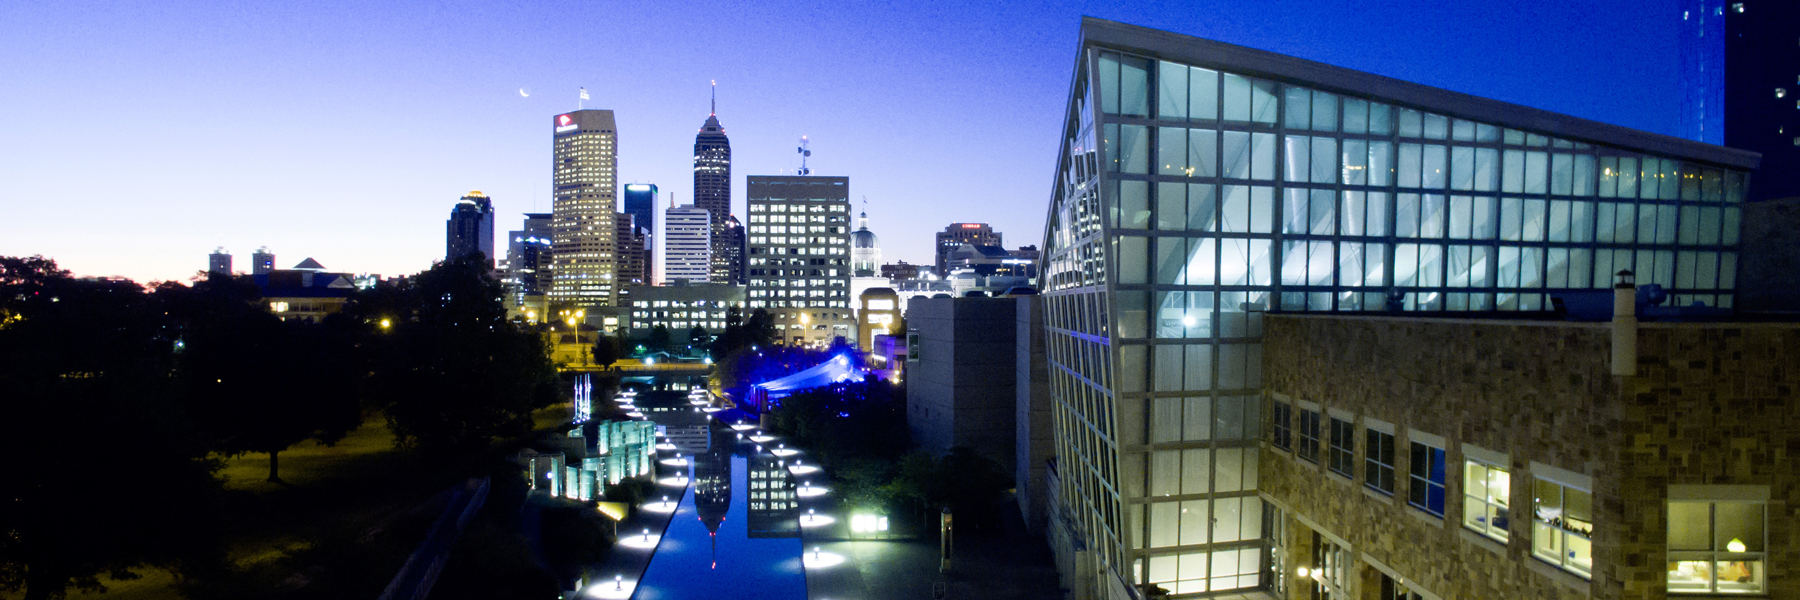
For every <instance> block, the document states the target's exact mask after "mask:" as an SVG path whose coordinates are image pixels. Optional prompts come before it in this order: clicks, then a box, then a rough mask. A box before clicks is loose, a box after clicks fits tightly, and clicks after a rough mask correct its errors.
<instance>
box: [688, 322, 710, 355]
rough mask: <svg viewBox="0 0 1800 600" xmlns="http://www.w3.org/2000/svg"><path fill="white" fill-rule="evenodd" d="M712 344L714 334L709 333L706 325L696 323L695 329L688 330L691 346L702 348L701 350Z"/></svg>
mask: <svg viewBox="0 0 1800 600" xmlns="http://www.w3.org/2000/svg"><path fill="white" fill-rule="evenodd" d="M711 344H712V334H710V333H707V332H706V328H705V327H701V326H699V325H695V326H694V328H693V329H689V330H688V347H689V348H700V349H701V350H705V349H706V347H707V346H709V345H711Z"/></svg>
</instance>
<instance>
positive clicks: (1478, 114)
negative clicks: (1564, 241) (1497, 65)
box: [1078, 17, 1761, 170]
mask: <svg viewBox="0 0 1800 600" xmlns="http://www.w3.org/2000/svg"><path fill="white" fill-rule="evenodd" d="M1081 37H1082V40H1083V41H1084V42H1086V43H1088V44H1092V45H1097V46H1102V47H1106V48H1112V49H1117V50H1120V51H1123V52H1131V53H1134V54H1142V55H1148V56H1155V57H1158V58H1163V59H1167V60H1171V61H1178V62H1184V63H1188V64H1193V65H1200V66H1203V67H1207V68H1217V69H1224V70H1228V71H1231V72H1233V73H1239V74H1243V75H1250V76H1255V77H1262V78H1267V79H1271V80H1275V81H1281V82H1284V83H1291V84H1295V85H1303V86H1306V87H1309V88H1314V89H1319V90H1324V91H1332V92H1339V93H1350V94H1352V95H1365V94H1366V95H1374V96H1380V97H1382V98H1385V99H1387V100H1390V101H1392V102H1394V103H1395V104H1399V105H1403V106H1410V107H1412V108H1416V109H1421V110H1427V111H1431V112H1434V113H1442V114H1445V115H1449V116H1454V117H1460V118H1464V119H1469V120H1473V121H1483V122H1487V123H1492V124H1496V125H1503V126H1506V127H1513V128H1517V129H1522V130H1528V131H1532V132H1536V133H1541V134H1545V135H1551V136H1555V137H1559V138H1565V139H1569V140H1574V141H1580V142H1587V143H1591V144H1599V145H1605V146H1615V147H1620V148H1629V149H1635V150H1640V151H1644V152H1649V153H1654V154H1659V155H1663V156H1668V157H1672V158H1680V159H1682V160H1691V161H1696V162H1704V163H1711V164H1714V165H1718V166H1724V167H1731V168H1736V169H1746V170H1753V169H1755V168H1756V167H1757V164H1758V163H1759V162H1760V161H1761V155H1759V154H1757V153H1755V152H1749V151H1745V150H1738V149H1735V148H1726V147H1724V146H1714V145H1712V144H1706V143H1701V142H1696V141H1692V140H1687V139H1682V138H1678V137H1673V136H1667V135H1662V134H1657V133H1650V132H1647V131H1639V130H1636V129H1631V128H1628V127H1621V126H1618V125H1613V124H1610V123H1601V122H1599V121H1592V120H1588V119H1583V118H1580V117H1574V116H1569V115H1565V114H1561V113H1554V112H1550V111H1547V110H1542V109H1537V108H1531V107H1529V106H1521V105H1518V104H1513V103H1510V102H1502V101H1499V100H1493V99H1490V98H1482V97H1479V96H1473V95H1469V94H1465V93H1462V92H1453V91H1450V90H1446V89H1442V88H1435V87H1431V86H1428V85H1423V84H1418V83H1413V82H1410V81H1402V80H1399V79H1394V78H1391V77H1383V76H1381V75H1376V74H1373V73H1366V72H1363V71H1356V70H1353V69H1346V68H1344V67H1338V66H1334V65H1328V64H1325V63H1322V62H1317V61H1311V60H1306V59H1303V58H1296V57H1293V56H1288V55H1285V54H1277V53H1274V52H1269V51H1267V50H1258V49H1255V48H1248V47H1244V46H1238V45H1235V44H1227V43H1225V42H1220V41H1215V40H1209V39H1205V38H1199V37H1193V36H1187V35H1181V34H1178V33H1170V32H1167V31H1161V30H1157V29H1150V28H1148V27H1139V26H1136V25H1128V24H1125V23H1119V22H1117V21H1108V20H1105V19H1097V18H1094V17H1082V19H1081ZM1078 60H1079V59H1078Z"/></svg>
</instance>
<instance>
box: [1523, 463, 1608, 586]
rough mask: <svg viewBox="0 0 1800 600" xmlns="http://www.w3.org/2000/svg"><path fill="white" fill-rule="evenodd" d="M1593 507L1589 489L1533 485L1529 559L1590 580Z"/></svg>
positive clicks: (1539, 482) (1545, 483) (1541, 480)
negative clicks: (1534, 558) (1531, 558)
mask: <svg viewBox="0 0 1800 600" xmlns="http://www.w3.org/2000/svg"><path fill="white" fill-rule="evenodd" d="M1593 504H1594V497H1593V493H1592V492H1590V491H1588V490H1583V489H1579V488H1575V487H1571V486H1567V485H1563V484H1560V483H1556V482H1553V481H1547V480H1543V479H1539V480H1537V481H1536V483H1535V484H1534V485H1533V486H1532V507H1531V511H1532V515H1531V520H1532V524H1531V554H1532V556H1536V557H1537V558H1538V559H1540V560H1543V561H1544V562H1548V563H1550V564H1552V565H1556V566H1558V567H1561V568H1562V569H1563V570H1566V571H1569V572H1572V573H1575V574H1577V575H1580V576H1582V577H1592V573H1593V569H1594V552H1593V542H1592V541H1590V540H1591V539H1592V536H1593V534H1594V523H1593V518H1594V517H1593Z"/></svg>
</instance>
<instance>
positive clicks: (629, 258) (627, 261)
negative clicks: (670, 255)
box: [613, 213, 651, 306]
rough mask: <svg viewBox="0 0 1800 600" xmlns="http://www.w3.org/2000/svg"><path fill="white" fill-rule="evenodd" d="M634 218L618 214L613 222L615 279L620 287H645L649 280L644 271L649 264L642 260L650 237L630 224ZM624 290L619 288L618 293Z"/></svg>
mask: <svg viewBox="0 0 1800 600" xmlns="http://www.w3.org/2000/svg"><path fill="white" fill-rule="evenodd" d="M634 218H636V217H635V216H634V215H632V214H630V213H618V214H617V215H615V216H614V220H613V227H614V229H615V231H614V232H613V239H615V240H617V242H618V250H617V252H615V253H614V256H615V257H617V261H618V270H617V272H616V273H617V274H616V277H617V279H618V281H619V285H621V286H632V285H646V284H648V283H649V281H650V279H651V277H650V276H649V274H648V273H647V272H646V271H645V270H644V269H645V267H646V266H648V264H649V263H648V262H647V261H645V260H644V243H645V242H648V241H650V236H648V235H645V234H644V230H643V229H642V228H639V227H637V226H636V225H633V224H632V219H634ZM624 290H625V288H623V287H622V288H620V291H619V293H621V294H623V293H624ZM622 306H624V305H622Z"/></svg>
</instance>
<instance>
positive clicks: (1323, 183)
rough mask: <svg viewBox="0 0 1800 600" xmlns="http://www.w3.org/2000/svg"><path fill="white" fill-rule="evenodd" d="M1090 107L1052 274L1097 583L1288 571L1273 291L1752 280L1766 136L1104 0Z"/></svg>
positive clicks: (1351, 305) (1381, 298) (1073, 450)
mask: <svg viewBox="0 0 1800 600" xmlns="http://www.w3.org/2000/svg"><path fill="white" fill-rule="evenodd" d="M1067 111H1068V112H1067V117H1066V122H1065V125H1064V135H1063V143H1064V146H1063V148H1062V151H1061V153H1060V163H1059V168H1058V177H1057V181H1056V186H1055V190H1054V192H1053V194H1052V198H1051V203H1050V211H1049V216H1048V219H1047V231H1046V245H1045V252H1044V253H1043V259H1042V260H1043V266H1042V269H1041V272H1042V273H1043V274H1044V275H1043V277H1042V280H1043V287H1044V294H1045V296H1046V309H1047V315H1046V316H1047V318H1046V326H1047V328H1048V333H1047V336H1046V339H1047V340H1048V344H1049V347H1048V353H1049V359H1050V362H1051V389H1052V397H1053V400H1054V404H1055V406H1054V409H1055V410H1054V414H1055V433H1056V446H1057V448H1056V450H1057V456H1058V458H1057V461H1058V464H1057V479H1058V480H1059V481H1060V483H1061V488H1060V489H1058V490H1053V491H1052V493H1053V494H1055V495H1056V497H1055V498H1053V499H1052V504H1053V505H1054V508H1053V509H1052V510H1053V513H1055V516H1054V517H1053V520H1054V521H1055V522H1057V523H1059V524H1060V526H1061V528H1062V529H1061V531H1062V535H1064V536H1065V538H1068V539H1072V540H1073V541H1066V540H1065V541H1066V543H1065V546H1069V547H1074V548H1079V549H1083V551H1081V552H1079V553H1078V554H1079V558H1078V559H1076V560H1078V561H1080V562H1082V563H1083V564H1080V565H1076V568H1077V569H1084V570H1085V572H1086V573H1102V576H1101V578H1100V579H1097V580H1094V581H1093V582H1092V583H1093V585H1092V589H1090V590H1085V591H1083V590H1077V591H1076V593H1075V597H1078V598H1082V597H1124V596H1123V594H1126V593H1127V592H1126V591H1125V588H1127V587H1130V586H1135V585H1139V584H1146V583H1153V584H1156V585H1159V586H1161V587H1163V588H1165V589H1168V590H1170V591H1171V592H1174V593H1175V594H1176V595H1178V596H1179V595H1186V594H1201V593H1209V592H1218V591H1225V590H1239V589H1244V588H1256V587H1262V586H1265V585H1267V583H1266V582H1267V581H1268V571H1269V569H1270V568H1271V567H1270V564H1269V563H1270V560H1269V558H1268V556H1269V555H1268V553H1267V548H1268V544H1267V543H1266V542H1265V541H1264V538H1265V537H1266V533H1267V532H1265V527H1264V523H1265V506H1264V502H1263V501H1262V500H1261V499H1260V498H1259V496H1258V492H1257V458H1258V457H1257V454H1258V446H1259V442H1258V439H1259V435H1260V433H1261V432H1260V431H1258V429H1259V426H1258V422H1259V421H1260V419H1261V417H1260V415H1261V414H1262V409H1261V406H1260V402H1259V395H1260V391H1259V390H1260V387H1261V381H1259V379H1260V372H1261V364H1262V361H1265V360H1279V357H1269V356H1264V355H1263V353H1262V347H1261V343H1260V337H1261V335H1262V332H1261V327H1262V319H1261V317H1262V313H1263V312H1265V311H1282V312H1337V311H1394V312H1405V311H1430V312H1438V313H1447V312H1461V313H1467V314H1480V313H1486V314H1498V313H1506V312H1513V313H1517V312H1529V311H1547V310H1550V309H1551V308H1552V307H1553V305H1554V303H1555V301H1554V300H1553V299H1555V298H1558V297H1559V296H1562V295H1566V294H1571V293H1577V292H1581V291H1583V290H1595V291H1607V290H1609V289H1610V288H1611V286H1612V283H1613V274H1614V273H1615V272H1617V271H1620V270H1624V269H1630V270H1633V271H1635V272H1637V273H1638V282H1639V283H1640V284H1659V285H1661V286H1662V287H1663V288H1664V289H1665V290H1667V291H1668V293H1669V294H1670V297H1671V298H1672V299H1673V300H1674V303H1675V304H1676V305H1679V306H1686V305H1690V304H1693V303H1696V302H1697V303H1701V304H1705V305H1707V306H1712V307H1721V308H1729V307H1730V306H1732V300H1733V288H1734V285H1735V274H1736V272H1737V250H1738V230H1739V221H1740V218H1741V216H1740V215H1741V211H1740V209H1739V203H1741V202H1742V200H1743V198H1744V195H1745V189H1746V185H1747V183H1748V181H1747V176H1746V173H1747V172H1748V171H1750V170H1752V169H1754V167H1755V166H1756V155H1754V154H1751V153H1748V152H1742V151H1737V150H1731V149H1727V148H1721V147H1717V146H1710V145H1706V144H1701V143H1697V142H1691V141H1686V140H1681V139H1677V138H1673V137H1667V136H1661V135H1656V134H1650V133H1645V132H1640V131H1635V130H1630V129H1625V128H1622V127H1618V126H1613V125H1607V124H1604V123H1598V122H1594V121H1588V120H1584V119H1579V118H1575V117H1570V116H1566V115H1560V114H1554V113H1549V112H1545V111H1541V110H1536V109H1531V108H1527V107H1522V106H1517V105H1512V104H1507V103H1503V102H1499V101H1495V100H1488V99H1484V98H1477V97H1474V96H1469V95H1466V94H1461V93H1456V92H1450V91H1446V90H1441V89H1436V88H1430V87H1426V86H1422V85H1418V84H1413V83H1408V82H1404V81H1398V80H1394V79H1389V78H1385V77H1381V76H1377V75H1371V74H1368V73H1361V72H1356V71H1351V70H1348V69H1343V68H1339V67H1333V66H1330V65H1325V64H1321V63H1316V62H1311V61H1307V60H1302V59H1298V58H1293V57H1289V56H1283V55H1278V54H1274V53H1270V52H1264V51H1260V50H1254V49H1250V48H1244V47H1240V46H1233V45H1230V44H1224V43H1220V42H1214V41H1210V40H1204V39H1199V38H1192V37H1186V36H1181V35H1176V34H1171V33H1168V32H1163V31H1156V30H1151V29H1145V28H1140V27H1134V26H1128V25H1123V24H1119V23H1114V22H1109V21H1103V20H1097V19H1084V20H1083V22H1082V41H1081V46H1080V52H1079V54H1078V56H1077V60H1076V63H1075V74H1074V78H1073V84H1072V86H1071V97H1070V99H1069V103H1068V109H1067ZM1052 537H1053V539H1054V538H1055V535H1054V534H1053V536H1052Z"/></svg>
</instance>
